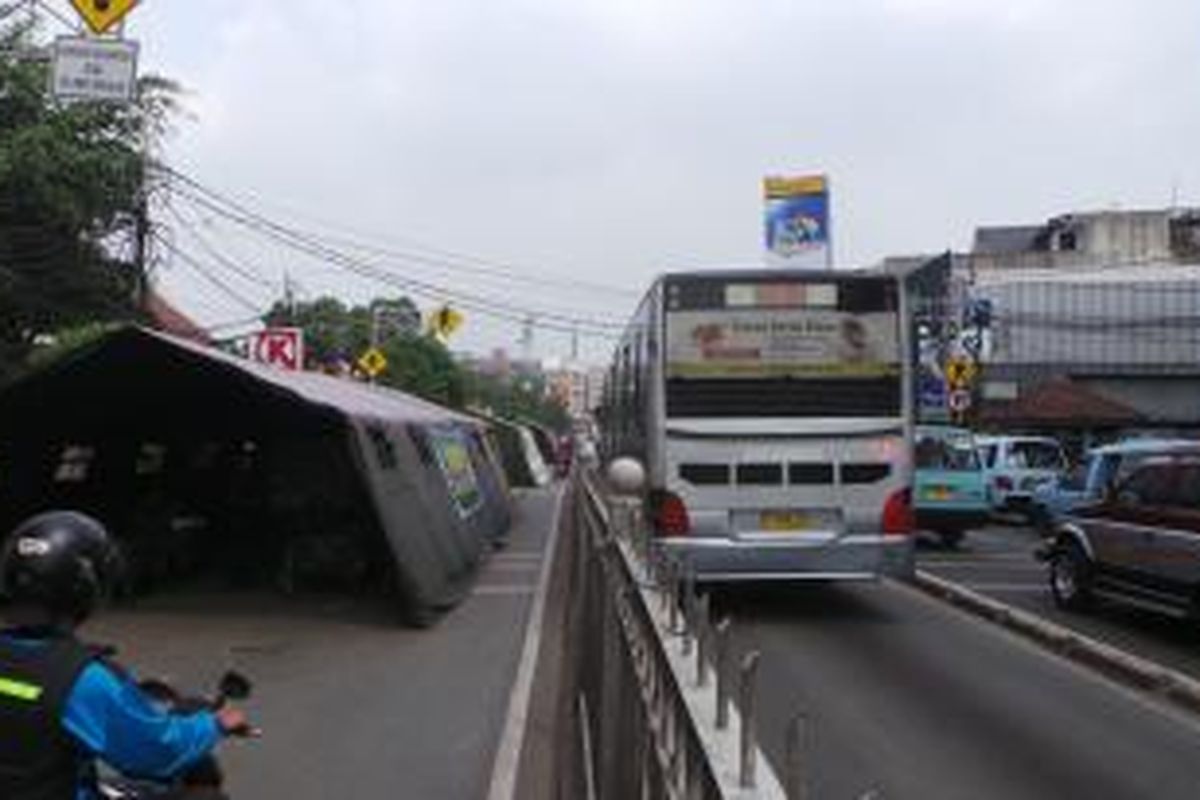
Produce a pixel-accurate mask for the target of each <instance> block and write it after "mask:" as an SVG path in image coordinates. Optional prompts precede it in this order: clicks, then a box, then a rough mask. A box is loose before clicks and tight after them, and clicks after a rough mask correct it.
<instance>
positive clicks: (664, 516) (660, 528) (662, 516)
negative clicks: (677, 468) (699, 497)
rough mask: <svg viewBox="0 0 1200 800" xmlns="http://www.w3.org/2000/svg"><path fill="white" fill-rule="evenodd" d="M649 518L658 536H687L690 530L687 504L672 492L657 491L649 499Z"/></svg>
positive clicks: (690, 522)
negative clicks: (656, 493)
mask: <svg viewBox="0 0 1200 800" xmlns="http://www.w3.org/2000/svg"><path fill="white" fill-rule="evenodd" d="M650 518H651V520H652V521H653V522H654V531H655V533H657V534H658V535H659V536H687V535H688V533H690V532H691V530H692V521H691V518H690V517H689V516H688V510H687V506H686V505H685V504H684V502H683V499H682V498H680V497H679V495H677V494H674V493H672V492H659V493H658V495H657V496H656V497H654V498H653V499H652V500H651V509H650Z"/></svg>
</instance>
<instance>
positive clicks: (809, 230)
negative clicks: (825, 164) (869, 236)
mask: <svg viewBox="0 0 1200 800" xmlns="http://www.w3.org/2000/svg"><path fill="white" fill-rule="evenodd" d="M763 198H764V200H765V203H766V206H765V217H764V223H765V236H766V247H767V259H768V261H770V262H772V263H775V264H784V265H787V266H789V267H802V266H823V267H829V266H832V263H831V262H832V258H831V257H832V250H831V249H830V231H829V228H830V213H829V181H828V179H827V178H826V177H825V176H824V175H807V176H799V177H792V178H786V177H768V178H766V179H765V180H764V181H763Z"/></svg>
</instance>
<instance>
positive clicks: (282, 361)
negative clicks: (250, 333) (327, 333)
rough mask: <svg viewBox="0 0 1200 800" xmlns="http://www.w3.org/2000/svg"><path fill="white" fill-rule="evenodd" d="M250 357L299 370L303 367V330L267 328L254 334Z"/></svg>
mask: <svg viewBox="0 0 1200 800" xmlns="http://www.w3.org/2000/svg"><path fill="white" fill-rule="evenodd" d="M250 355H251V357H252V358H253V359H254V360H255V361H258V362H260V363H262V364H270V365H271V366H273V367H280V368H281V369H286V370H291V371H293V372H301V371H303V369H304V330H303V329H302V328H267V329H266V330H265V331H260V332H259V333H256V334H255V335H254V344H253V347H252V348H251V350H250Z"/></svg>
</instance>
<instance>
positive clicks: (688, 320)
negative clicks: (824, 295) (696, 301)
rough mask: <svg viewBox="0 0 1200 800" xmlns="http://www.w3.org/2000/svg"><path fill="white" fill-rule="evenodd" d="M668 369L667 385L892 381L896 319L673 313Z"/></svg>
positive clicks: (819, 313)
mask: <svg viewBox="0 0 1200 800" xmlns="http://www.w3.org/2000/svg"><path fill="white" fill-rule="evenodd" d="M666 369H667V376H668V377H670V378H754V377H763V378H768V377H770V378H780V377H789V378H810V377H811V378H817V377H820V378H830V377H855V376H860V377H881V376H888V375H896V374H899V371H900V350H899V345H898V342H897V337H896V314H895V313H891V312H875V313H862V314H854V313H847V312H841V311H833V310H813V309H756V310H742V311H677V312H674V313H672V314H670V315H668V317H667V350H666Z"/></svg>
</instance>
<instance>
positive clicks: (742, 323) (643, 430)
mask: <svg viewBox="0 0 1200 800" xmlns="http://www.w3.org/2000/svg"><path fill="white" fill-rule="evenodd" d="M904 303H905V299H904V295H903V291H902V283H901V281H900V280H899V279H898V278H897V277H896V276H893V275H889V274H885V273H882V272H873V271H872V272H868V271H855V272H830V271H822V272H798V271H780V270H774V271H730V272H688V273H677V274H668V275H665V276H663V277H661V278H659V279H658V280H657V281H655V283H654V284H653V286H651V288H650V290H649V292H648V293H647V295H646V297H645V299H644V300H643V301H642V303H641V305H640V307H639V308H638V310H637V313H636V314H635V316H634V318H633V320H632V321H631V323H630V324H629V327H628V329H627V330H626V332H625V334H624V336H623V338H622V340H621V342H620V344H619V345H618V346H617V348H616V351H615V354H614V358H613V363H612V365H611V367H610V370H609V374H608V380H607V381H606V386H605V399H604V406H603V408H602V410H601V424H602V426H603V446H604V452H605V455H606V457H608V458H615V457H619V456H632V457H635V458H637V459H639V460H640V461H641V462H642V463H643V464H645V466H646V473H647V496H646V504H647V512H648V516H649V519H650V523H651V526H652V530H653V533H654V535H655V536H656V541H657V542H658V543H659V544H660V546H662V547H664V548H666V549H667V550H669V551H671V552H672V553H674V554H676V555H678V556H680V557H682V558H683V559H684V560H686V561H687V562H688V563H690V564H691V566H692V567H693V568H694V569H695V571H696V575H697V577H698V578H699V579H702V580H706V581H736V580H770V579H785V580H795V579H801V580H803V579H814V580H840V579H846V580H856V579H871V578H877V577H879V576H881V575H886V574H892V575H905V574H908V573H909V572H910V571H911V569H912V546H913V543H912V535H911V534H912V528H913V511H912V494H911V489H910V487H911V483H912V464H911V441H912V424H911V420H912V416H913V415H912V413H911V412H912V403H913V398H912V386H913V382H912V380H911V374H910V369H911V367H910V364H911V359H910V358H909V357H908V354H909V344H908V326H907V325H906V324H905V323H904V320H905V319H906V314H905V309H904Z"/></svg>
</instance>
